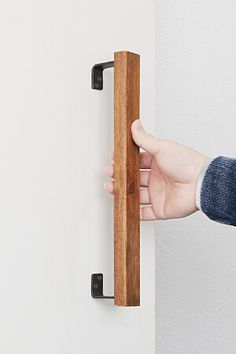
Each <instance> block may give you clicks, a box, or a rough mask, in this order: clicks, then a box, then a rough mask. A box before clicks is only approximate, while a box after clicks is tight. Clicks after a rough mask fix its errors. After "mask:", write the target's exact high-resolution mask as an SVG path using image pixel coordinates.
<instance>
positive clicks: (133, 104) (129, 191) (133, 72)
mask: <svg viewBox="0 0 236 354" xmlns="http://www.w3.org/2000/svg"><path fill="white" fill-rule="evenodd" d="M139 106H140V56H139V55H138V54H135V53H131V52H128V51H121V52H115V53H114V303H115V305H118V306H139V305H140V223H139V207H140V206H139V205H140V200H139V198H140V197H139V193H140V192H139V186H140V181H139V168H140V167H139V161H140V160H139V148H138V146H137V145H135V143H134V142H133V140H132V135H131V124H132V122H133V121H134V120H135V119H137V118H139V114H140V108H139Z"/></svg>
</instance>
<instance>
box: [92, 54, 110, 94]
mask: <svg viewBox="0 0 236 354" xmlns="http://www.w3.org/2000/svg"><path fill="white" fill-rule="evenodd" d="M113 67H114V61H107V62H105V63H99V64H95V65H94V66H93V67H92V77H91V79H92V89H95V90H102V89H103V70H104V69H108V68H113Z"/></svg>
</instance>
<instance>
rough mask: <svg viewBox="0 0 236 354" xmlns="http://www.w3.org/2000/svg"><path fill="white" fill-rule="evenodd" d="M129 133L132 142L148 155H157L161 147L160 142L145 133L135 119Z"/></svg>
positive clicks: (138, 121) (138, 120)
mask: <svg viewBox="0 0 236 354" xmlns="http://www.w3.org/2000/svg"><path fill="white" fill-rule="evenodd" d="M131 132H132V137H133V140H134V142H135V143H136V144H137V145H138V146H139V147H141V148H142V149H144V150H145V151H146V152H149V153H150V154H157V153H158V152H159V151H160V149H161V146H162V140H161V139H158V138H155V137H154V136H153V135H151V134H149V133H147V132H146V131H145V130H144V129H143V126H142V124H141V122H140V119H136V120H135V121H134V122H133V123H132V126H131Z"/></svg>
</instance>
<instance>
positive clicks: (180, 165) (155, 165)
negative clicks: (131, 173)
mask: <svg viewBox="0 0 236 354" xmlns="http://www.w3.org/2000/svg"><path fill="white" fill-rule="evenodd" d="M131 131H132V137H133V140H134V142H135V143H136V144H137V145H138V146H139V147H141V148H142V149H143V150H144V152H141V153H140V220H158V219H162V220H164V219H175V218H181V217H184V216H187V215H190V214H192V213H194V212H195V211H197V206H196V185H197V179H198V176H199V173H200V171H201V168H202V166H203V165H204V163H205V162H206V161H207V160H208V157H207V156H204V155H202V154H201V153H199V152H197V151H195V150H193V149H191V148H188V147H187V146H184V145H181V144H178V143H176V142H174V141H171V140H165V139H159V138H156V137H154V136H152V135H151V134H148V133H147V132H146V131H145V130H144V129H143V127H142V125H141V122H140V120H139V119H137V120H136V121H135V122H133V124H132V127H131ZM105 170H106V174H107V175H108V176H109V177H111V178H112V179H113V177H114V176H113V175H114V169H113V165H109V166H107V167H106V169H105ZM105 189H106V190H107V191H108V192H109V193H111V194H113V193H114V184H113V180H110V181H109V182H107V183H106V184H105Z"/></svg>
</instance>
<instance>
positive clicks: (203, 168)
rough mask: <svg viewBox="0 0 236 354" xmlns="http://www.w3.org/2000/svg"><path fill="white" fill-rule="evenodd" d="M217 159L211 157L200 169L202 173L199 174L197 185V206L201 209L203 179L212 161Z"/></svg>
mask: <svg viewBox="0 0 236 354" xmlns="http://www.w3.org/2000/svg"><path fill="white" fill-rule="evenodd" d="M214 159H215V157H214V158H209V159H208V160H207V161H206V162H205V164H204V165H203V166H202V169H201V171H200V174H199V176H198V180H197V186H196V206H197V208H198V209H199V210H202V209H201V188H202V181H203V178H204V176H205V173H206V170H207V169H208V166H209V165H210V163H211V162H212V161H213V160H214Z"/></svg>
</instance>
